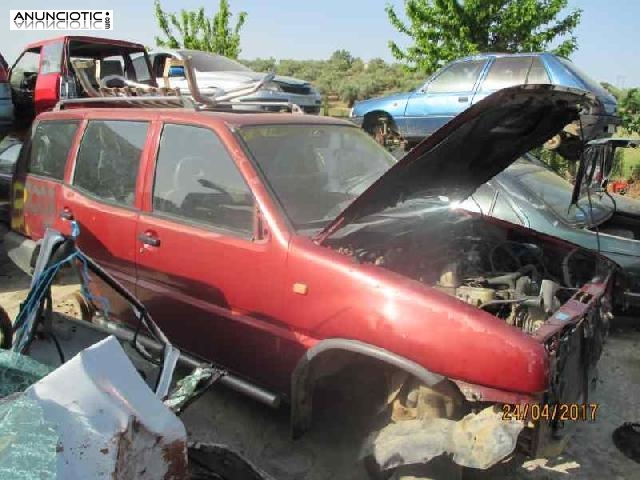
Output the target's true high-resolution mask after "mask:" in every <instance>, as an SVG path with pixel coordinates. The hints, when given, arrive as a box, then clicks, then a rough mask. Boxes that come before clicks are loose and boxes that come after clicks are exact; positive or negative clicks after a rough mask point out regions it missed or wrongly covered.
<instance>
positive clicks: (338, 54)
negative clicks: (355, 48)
mask: <svg viewBox="0 0 640 480" xmlns="http://www.w3.org/2000/svg"><path fill="white" fill-rule="evenodd" d="M353 61H354V58H353V57H352V56H351V53H349V52H348V51H347V50H336V51H335V52H333V54H332V55H331V58H330V59H329V62H330V63H332V64H334V65H335V66H336V68H337V69H338V70H349V69H350V68H351V66H352V65H353Z"/></svg>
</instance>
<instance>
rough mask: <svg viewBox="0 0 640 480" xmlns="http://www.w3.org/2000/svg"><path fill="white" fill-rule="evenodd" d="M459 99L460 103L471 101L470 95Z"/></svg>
mask: <svg viewBox="0 0 640 480" xmlns="http://www.w3.org/2000/svg"><path fill="white" fill-rule="evenodd" d="M458 101H459V102H460V103H463V102H468V101H469V97H458Z"/></svg>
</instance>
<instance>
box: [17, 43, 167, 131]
mask: <svg viewBox="0 0 640 480" xmlns="http://www.w3.org/2000/svg"><path fill="white" fill-rule="evenodd" d="M130 55H145V56H146V51H145V48H144V45H142V44H139V43H134V42H127V41H124V40H115V39H111V38H99V37H90V36H80V35H73V36H71V35H67V36H62V37H55V38H50V39H47V40H41V41H38V42H34V43H30V44H29V45H27V46H26V47H25V48H24V50H23V52H22V53H21V54H20V55H19V56H18V59H17V60H16V62H15V63H14V64H13V66H12V67H11V72H10V73H9V83H10V84H11V88H12V91H13V101H14V104H15V110H16V118H17V119H18V120H19V121H20V122H22V123H24V122H26V123H28V122H31V120H33V118H34V117H35V116H36V115H38V114H40V113H42V112H46V111H48V110H51V109H53V107H54V106H55V105H56V103H58V101H60V100H61V99H64V98H73V97H76V96H77V97H82V96H84V94H83V92H82V91H81V87H80V85H79V84H78V83H77V82H76V80H75V78H74V70H73V66H72V63H71V59H72V58H75V57H78V58H83V59H92V60H100V59H102V58H105V57H110V56H116V57H119V58H121V60H122V63H123V65H122V70H123V72H122V75H124V76H126V77H127V78H130V79H133V80H136V72H135V68H134V66H133V64H132V62H131V58H130ZM138 65H143V63H139V64H138ZM147 65H148V64H147ZM149 72H150V69H148V70H147V71H146V74H147V75H146V78H145V79H141V81H147V82H150V83H152V84H155V83H154V82H155V81H154V80H153V79H152V77H151V75H150V73H149Z"/></svg>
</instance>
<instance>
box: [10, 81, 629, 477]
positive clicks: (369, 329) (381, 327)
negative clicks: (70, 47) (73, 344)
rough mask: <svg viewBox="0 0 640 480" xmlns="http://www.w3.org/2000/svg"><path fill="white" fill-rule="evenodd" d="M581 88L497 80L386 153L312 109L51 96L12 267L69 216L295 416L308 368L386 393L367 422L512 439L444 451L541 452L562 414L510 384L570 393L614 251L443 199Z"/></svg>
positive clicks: (209, 347) (504, 161) (306, 422)
mask: <svg viewBox="0 0 640 480" xmlns="http://www.w3.org/2000/svg"><path fill="white" fill-rule="evenodd" d="M590 101H592V97H590V96H588V95H586V94H583V93H579V92H576V91H570V90H563V89H557V88H555V87H550V86H545V87H539V86H538V87H527V86H523V87H517V88H513V89H507V90H503V91H501V92H498V93H496V94H494V95H492V96H490V97H488V98H487V99H485V100H483V101H482V102H480V103H478V104H477V105H475V106H474V107H472V108H471V109H469V110H468V111H467V112H465V113H463V114H462V115H460V116H459V117H457V119H455V120H454V121H453V122H451V123H450V124H449V125H448V126H447V127H445V128H444V129H442V130H441V131H439V132H436V133H435V134H434V135H432V136H431V137H430V138H429V139H427V140H426V141H425V142H424V143H422V144H421V145H419V146H418V147H417V148H416V149H414V150H413V151H412V152H411V153H410V154H408V155H407V157H405V158H404V159H402V160H401V161H399V162H397V163H396V162H395V159H394V158H393V157H391V156H390V154H389V153H388V152H386V151H385V150H384V149H383V148H381V147H380V146H379V145H378V144H376V143H375V142H374V141H373V140H372V139H371V138H370V137H369V136H368V135H367V134H365V133H364V132H362V131H361V130H360V129H358V128H356V127H355V126H354V125H353V124H351V123H349V122H345V121H341V120H337V119H333V118H327V117H318V116H307V115H293V114H291V115H289V114H272V113H262V114H250V113H246V114H239V113H228V112H227V113H222V112H212V111H194V110H190V109H184V108H183V109H153V108H93V109H87V108H79V109H74V110H61V111H55V112H48V113H44V114H41V115H40V116H39V117H38V118H37V119H36V121H35V123H34V125H33V128H32V134H31V136H30V138H29V139H28V141H27V143H26V144H25V147H24V148H23V149H22V154H21V157H20V159H19V162H18V165H17V169H16V174H15V178H14V183H13V191H12V205H13V208H12V218H11V227H12V231H11V232H9V233H8V234H7V235H6V236H5V245H6V247H7V248H8V251H9V252H8V253H9V256H10V258H12V259H14V261H16V263H18V264H19V265H21V266H22V267H23V268H24V269H25V270H27V271H28V270H29V269H30V263H31V261H32V259H33V255H34V251H37V248H38V242H39V240H40V239H42V237H43V234H44V232H45V229H46V228H47V227H48V226H54V227H55V228H56V229H57V230H59V231H61V232H63V233H68V232H69V229H70V224H71V220H75V221H76V222H78V224H79V225H80V229H81V231H82V235H81V236H80V237H79V246H80V248H81V249H83V250H84V251H85V252H86V253H87V254H89V255H90V256H91V257H93V258H94V259H95V260H96V261H97V262H99V263H100V264H101V265H102V266H103V267H104V268H105V269H106V270H108V271H109V272H110V273H112V274H113V275H114V276H115V277H116V278H117V279H118V280H120V281H121V282H122V283H123V284H124V285H125V286H126V287H127V288H129V289H130V290H131V291H132V292H135V295H137V296H138V297H139V298H140V300H141V301H142V302H143V304H144V305H145V306H146V307H147V309H148V310H149V312H150V313H151V315H152V316H153V318H154V319H155V320H156V322H157V323H158V324H159V325H160V326H161V328H162V330H163V331H164V332H166V334H167V336H168V337H169V338H170V339H171V341H172V342H174V343H175V344H177V345H178V346H179V347H180V348H181V349H182V350H183V351H185V352H188V353H189V354H190V355H193V356H196V357H198V358H202V359H207V360H210V361H213V362H215V363H217V364H218V365H222V366H224V368H226V369H228V370H229V371H230V372H233V373H234V374H235V375H237V376H239V377H241V378H243V379H245V381H246V384H245V387H243V388H242V391H243V392H244V393H247V394H248V395H250V396H252V397H253V398H256V399H262V398H265V395H263V394H264V392H267V393H269V394H273V395H276V396H277V397H278V398H280V399H282V400H283V401H284V402H286V403H288V404H289V405H290V408H291V422H292V430H293V433H294V436H299V435H301V434H302V433H303V432H305V431H306V430H307V429H309V428H310V427H311V426H312V419H313V412H314V410H313V408H312V406H313V398H314V391H316V389H318V388H320V387H321V386H323V385H326V384H327V383H329V384H331V383H332V382H333V383H334V387H335V386H336V385H335V384H338V385H337V386H339V387H344V388H351V387H353V386H358V385H360V386H361V385H362V383H361V382H362V381H368V382H370V383H369V389H366V390H362V392H364V393H365V396H366V399H367V400H366V408H365V409H363V411H365V410H366V411H370V409H371V408H375V410H376V411H380V408H381V407H383V408H382V410H383V411H385V412H387V413H386V414H385V415H387V417H386V422H385V424H387V426H386V427H384V428H382V429H381V430H380V431H379V432H378V434H379V435H378V437H377V438H378V439H380V441H381V442H384V441H385V440H384V439H388V438H389V435H391V436H392V437H393V435H394V434H395V433H394V432H395V430H394V429H395V428H397V426H398V425H400V427H401V428H404V427H405V426H408V425H413V426H415V425H416V424H415V422H419V421H421V419H423V418H425V416H427V417H437V418H440V419H442V421H443V422H445V423H446V425H448V426H450V427H451V428H457V429H463V430H464V432H465V435H467V434H468V436H467V437H465V438H469V439H473V438H477V436H478V435H479V433H478V431H477V428H482V429H484V428H485V427H487V428H488V430H483V433H482V435H481V437H482V438H483V439H485V440H486V441H487V442H489V443H491V442H492V441H494V440H495V441H498V440H499V439H504V438H512V439H513V442H510V443H508V444H507V445H506V446H504V442H503V443H500V445H503V448H501V449H498V450H496V451H492V452H491V453H489V454H488V453H487V452H486V450H484V449H483V447H482V446H481V445H479V444H477V443H474V442H475V441H473V440H471V444H468V445H467V444H465V445H462V444H458V443H456V444H440V447H441V448H442V452H449V453H451V454H453V457H454V461H452V462H450V465H449V466H450V467H451V468H461V466H465V467H474V468H487V467H488V466H490V465H492V464H494V463H497V462H499V461H500V460H502V459H503V458H504V457H505V456H507V455H508V454H509V453H510V452H511V451H513V449H514V448H515V446H516V439H517V438H521V440H522V441H523V442H524V444H526V445H525V446H526V448H527V449H528V451H529V452H530V453H532V454H535V453H539V452H540V451H542V450H543V448H544V446H545V445H546V443H547V441H548V440H549V439H550V438H551V434H553V435H555V436H556V437H558V436H561V434H562V432H563V425H564V424H563V422H561V421H560V419H559V418H557V419H552V420H549V421H542V420H540V419H539V418H538V419H537V421H535V422H528V421H527V419H526V418H524V417H522V418H520V417H519V416H517V415H516V416H514V418H513V419H512V420H511V421H504V420H503V411H502V410H501V409H502V408H503V406H504V405H507V406H511V405H520V404H535V405H539V406H544V405H557V404H559V403H561V402H571V401H574V402H578V401H581V399H585V398H586V395H587V394H588V389H589V385H590V381H586V379H591V378H593V375H594V371H595V370H594V367H595V365H596V363H597V360H598V358H599V356H600V352H601V350H602V344H603V341H604V338H605V336H606V333H607V328H608V327H607V326H608V312H609V309H610V299H611V289H612V286H613V282H614V280H615V275H616V272H617V267H616V266H615V265H614V264H613V263H611V262H610V261H608V260H606V259H605V258H603V257H600V256H599V255H597V254H595V253H593V252H589V251H583V250H580V249H578V250H577V249H576V247H575V246H573V245H571V244H568V243H566V242H564V241H562V240H559V239H556V238H553V237H549V236H546V235H542V234H539V233H536V232H533V231H531V230H528V229H525V228H522V227H518V226H515V225H511V224H507V223H505V222H502V221H500V220H497V219H492V218H487V217H483V216H481V215H477V214H473V213H469V212H465V211H464V210H461V209H459V208H457V207H456V205H457V203H458V202H460V201H462V200H464V199H465V198H467V197H468V196H469V195H470V194H471V193H472V192H473V191H474V190H475V188H477V187H478V186H480V185H482V184H483V183H484V182H486V181H487V180H488V179H490V178H491V177H493V176H494V175H495V174H497V173H498V172H500V171H501V170H503V169H504V168H506V166H507V165H509V164H510V163H511V162H512V161H514V160H515V159H516V158H517V157H518V156H519V155H520V154H523V153H524V152H526V151H528V150H530V149H531V148H533V147H534V146H535V145H536V144H539V143H540V142H543V141H545V140H546V139H547V138H548V137H550V136H552V135H553V134H555V132H557V131H558V130H559V129H561V128H562V127H563V126H564V125H565V124H566V123H567V122H570V121H573V120H574V119H575V117H576V115H577V114H578V112H579V110H580V109H581V108H582V106H583V104H584V103H589V102H590ZM451 158H454V159H455V160H456V161H454V162H452V161H450V160H451ZM563 268H564V269H568V270H569V271H570V273H571V274H570V275H569V276H568V277H567V278H570V282H571V285H565V282H564V281H563V280H562V279H563V275H562V269H563ZM104 296H107V297H108V291H107V290H106V289H104V288H103V287H102V286H101V284H100V282H99V281H98V280H97V279H96V280H94V282H93V286H92V298H93V301H94V302H95V303H96V306H102V307H103V309H105V307H108V308H106V310H107V312H106V313H105V316H106V317H107V318H110V319H111V320H112V321H114V322H118V324H119V325H121V326H122V325H124V326H125V327H126V325H128V324H130V322H131V318H132V312H131V311H130V310H128V309H127V308H125V307H124V306H123V305H122V304H120V303H118V302H117V301H116V299H113V298H109V297H108V299H109V300H110V301H109V302H102V301H98V300H97V299H99V298H100V297H104ZM344 375H351V376H348V378H350V379H351V380H349V381H345V376H344ZM338 379H341V380H338ZM247 385H249V386H247ZM371 385H374V388H371ZM434 399H435V400H434ZM427 404H429V405H432V407H433V406H434V405H439V406H438V407H437V408H436V407H433V408H431V407H427ZM496 407H498V410H496ZM463 418H465V419H466V420H465V421H463V420H462V419H463ZM473 418H477V419H478V421H477V422H469V420H470V419H473ZM405 422H414V423H405ZM461 422H462V423H461ZM389 429H390V430H389ZM505 429H507V431H505ZM525 430H526V431H527V433H524V431H525ZM521 432H523V433H522V435H519V433H521ZM425 435H427V433H425ZM412 438H413V437H412ZM416 438H418V437H416ZM422 438H424V437H422ZM532 439H533V440H532ZM411 447H412V445H410V444H409V445H407V444H405V445H404V446H402V447H401V448H400V451H398V452H395V453H397V455H395V456H393V458H392V460H391V461H387V460H389V459H385V458H383V457H384V455H382V457H381V455H380V449H377V448H376V444H375V442H374V445H373V447H372V451H371V457H373V458H374V459H375V462H374V463H373V465H374V467H371V468H373V469H376V468H377V469H380V470H388V469H393V468H399V467H401V466H402V465H401V464H402V462H400V464H399V463H398V458H406V459H407V462H410V461H417V460H410V458H411V456H410V455H409V454H407V452H405V451H404V450H403V449H404V448H409V449H411ZM381 450H382V451H385V452H389V451H390V450H389V449H388V448H387V449H385V448H382V449H381ZM420 451H422V450H420ZM428 460H429V458H422V459H421V463H424V462H427V461H428ZM370 465H371V464H370ZM447 478H449V477H447Z"/></svg>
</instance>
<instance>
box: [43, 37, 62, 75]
mask: <svg viewBox="0 0 640 480" xmlns="http://www.w3.org/2000/svg"><path fill="white" fill-rule="evenodd" d="M63 45H64V44H63V43H62V42H54V43H48V44H46V45H45V46H44V47H42V66H41V68H40V73H41V74H45V73H60V67H61V66H62V48H63Z"/></svg>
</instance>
